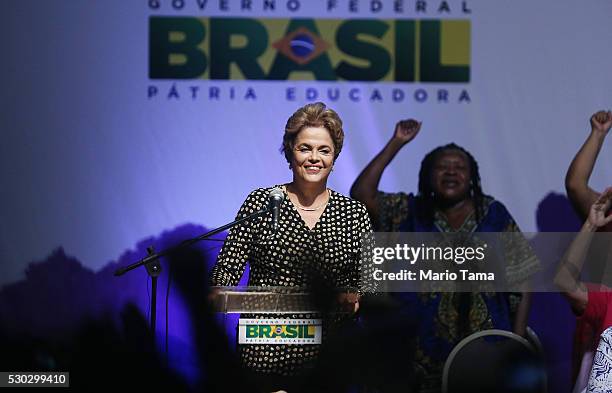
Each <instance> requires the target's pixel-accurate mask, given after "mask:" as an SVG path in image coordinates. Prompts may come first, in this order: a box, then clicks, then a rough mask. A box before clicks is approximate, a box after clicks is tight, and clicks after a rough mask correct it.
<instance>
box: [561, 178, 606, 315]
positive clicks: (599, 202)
mask: <svg viewBox="0 0 612 393" xmlns="http://www.w3.org/2000/svg"><path fill="white" fill-rule="evenodd" d="M611 205H612V187H609V188H607V189H606V190H605V191H604V192H603V193H602V194H601V195H600V196H599V197H598V198H597V199H596V200H595V203H593V205H592V206H591V209H590V211H589V216H588V219H587V220H586V222H585V223H584V225H583V226H582V229H581V230H580V232H579V233H578V235H577V236H576V238H575V239H574V241H573V242H572V244H571V245H570V248H569V250H568V251H567V253H566V254H565V256H564V257H563V260H562V261H561V264H560V265H559V269H558V271H557V275H556V276H555V284H557V286H559V288H560V289H561V290H562V291H563V295H564V296H565V297H566V298H567V299H568V301H569V303H570V305H571V307H572V310H573V311H574V313H575V314H576V315H582V314H583V313H584V310H585V309H586V306H587V303H588V301H589V294H588V291H587V289H586V287H585V286H584V284H583V283H582V282H581V281H580V272H581V270H582V266H583V265H584V262H585V259H586V255H587V251H588V249H589V245H590V244H591V240H592V239H593V233H594V232H596V231H597V229H598V228H601V227H602V226H605V225H607V224H608V223H610V222H611V221H612V215H609V216H607V217H606V212H607V211H608V210H609V209H610V206H611Z"/></svg>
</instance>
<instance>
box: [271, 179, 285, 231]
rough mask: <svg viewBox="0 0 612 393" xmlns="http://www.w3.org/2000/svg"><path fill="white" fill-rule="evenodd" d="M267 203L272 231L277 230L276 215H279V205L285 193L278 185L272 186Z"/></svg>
mask: <svg viewBox="0 0 612 393" xmlns="http://www.w3.org/2000/svg"><path fill="white" fill-rule="evenodd" d="M268 199H269V203H268V210H271V211H272V232H275V233H276V231H277V230H278V217H279V215H280V206H281V203H283V200H284V199H285V193H284V192H283V190H281V189H280V188H279V187H274V188H273V189H272V190H271V191H270V194H269V195H268Z"/></svg>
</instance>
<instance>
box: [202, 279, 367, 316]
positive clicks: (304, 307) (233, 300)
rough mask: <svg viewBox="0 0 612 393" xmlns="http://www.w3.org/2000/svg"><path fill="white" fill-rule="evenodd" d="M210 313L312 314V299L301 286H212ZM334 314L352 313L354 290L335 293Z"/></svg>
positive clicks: (343, 289)
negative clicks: (211, 309)
mask: <svg viewBox="0 0 612 393" xmlns="http://www.w3.org/2000/svg"><path fill="white" fill-rule="evenodd" d="M211 293H212V294H213V295H212V296H211V301H212V305H213V310H214V311H215V312H220V313H224V314H246V313H251V314H316V313H320V312H321V310H320V309H318V308H317V307H316V306H315V304H314V302H313V299H314V296H313V294H312V293H310V292H308V291H307V290H306V288H302V287H253V286H247V287H212V288H211ZM336 299H337V302H336V307H334V309H333V312H334V313H352V312H354V310H355V303H357V302H358V300H359V296H358V295H357V291H356V290H355V289H354V288H340V289H338V290H337V291H336Z"/></svg>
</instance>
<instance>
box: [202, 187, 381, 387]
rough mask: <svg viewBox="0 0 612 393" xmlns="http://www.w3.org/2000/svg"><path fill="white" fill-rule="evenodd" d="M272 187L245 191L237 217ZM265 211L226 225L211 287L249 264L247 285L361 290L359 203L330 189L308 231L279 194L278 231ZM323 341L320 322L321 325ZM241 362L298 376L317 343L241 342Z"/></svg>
mask: <svg viewBox="0 0 612 393" xmlns="http://www.w3.org/2000/svg"><path fill="white" fill-rule="evenodd" d="M271 189H272V188H260V189H257V190H255V191H253V192H251V193H250V194H249V196H248V197H247V199H246V200H245V201H244V203H243V204H242V207H241V208H240V210H239V212H238V215H237V218H242V217H245V216H248V215H250V214H252V213H255V212H257V211H259V210H261V209H263V208H265V206H266V204H267V202H268V195H269V193H270V190H271ZM270 224H271V215H270V214H264V215H263V216H260V217H258V218H256V219H254V220H252V221H247V222H245V223H243V224H241V225H238V226H236V227H234V228H232V229H231V230H230V232H229V234H228V236H227V239H226V242H225V244H224V246H223V248H222V250H221V252H220V253H219V256H218V258H217V263H216V265H215V267H214V268H213V271H212V274H211V283H212V285H216V286H235V285H237V284H238V282H239V281H240V278H241V276H242V275H243V273H244V271H245V267H246V264H247V262H248V263H249V269H250V273H249V281H248V285H249V286H271V287H310V286H311V285H312V284H314V283H313V280H324V281H325V283H326V285H329V286H333V287H337V288H345V287H352V288H360V289H362V290H367V288H362V287H361V285H360V274H361V261H362V258H367V257H368V256H367V255H366V254H369V253H370V251H368V250H369V248H368V247H365V248H364V250H365V252H362V245H363V241H364V240H363V239H364V234H370V233H371V232H372V228H371V224H370V219H369V217H368V214H367V211H366V209H365V206H364V205H363V204H362V203H360V202H357V201H355V200H352V199H350V198H348V197H346V196H343V195H341V194H339V193H337V192H335V191H332V190H330V198H329V202H328V204H327V206H326V207H325V210H324V211H323V213H322V215H321V217H320V218H319V221H318V222H317V223H316V225H315V226H314V227H313V228H312V229H310V228H308V226H307V225H306V223H305V222H304V221H303V220H302V218H301V216H300V214H299V212H298V210H297V208H296V207H295V206H294V205H293V203H292V202H291V201H290V200H289V197H288V196H287V195H285V199H284V201H283V202H282V205H281V209H280V219H279V229H278V231H277V233H276V234H274V233H273V232H272V231H271V225H270ZM242 317H243V318H270V319H273V318H294V319H296V318H299V319H301V318H314V317H317V316H316V315H308V314H291V315H270V314H266V315H253V314H249V315H248V316H246V315H243V316H242ZM323 326H324V327H323V340H325V337H326V326H325V323H324V325H323ZM238 349H239V353H240V358H241V361H242V363H243V365H244V366H245V367H246V368H247V369H249V370H250V371H254V372H257V373H263V374H276V375H283V376H292V375H299V374H300V373H302V372H303V371H305V370H307V369H309V368H310V367H311V366H312V365H313V362H314V360H316V358H317V356H318V353H319V345H314V344H308V345H301V344H286V345H276V344H241V345H239V346H238Z"/></svg>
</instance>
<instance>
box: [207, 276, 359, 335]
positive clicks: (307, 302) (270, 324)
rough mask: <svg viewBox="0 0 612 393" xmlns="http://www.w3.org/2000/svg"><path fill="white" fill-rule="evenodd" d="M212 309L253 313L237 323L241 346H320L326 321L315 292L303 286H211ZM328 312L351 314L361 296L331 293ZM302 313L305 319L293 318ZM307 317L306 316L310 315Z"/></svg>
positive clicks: (343, 291) (352, 292)
mask: <svg viewBox="0 0 612 393" xmlns="http://www.w3.org/2000/svg"><path fill="white" fill-rule="evenodd" d="M211 289H212V295H211V301H212V305H213V310H214V311H215V312H218V313H222V314H247V315H248V314H254V315H255V316H254V315H250V316H249V317H247V316H241V318H240V319H239V320H238V332H237V333H238V343H239V344H302V345H303V344H321V342H322V337H323V333H322V329H323V321H322V319H320V317H319V318H313V317H312V315H317V314H321V311H322V310H321V309H320V308H318V307H317V306H316V304H315V301H314V299H315V298H316V297H315V296H313V294H312V293H310V292H308V291H307V290H306V289H305V288H300V287H212V288H211ZM330 295H331V296H332V297H335V299H333V298H332V299H331V304H333V307H329V309H327V310H326V313H330V312H331V313H333V314H351V313H354V312H355V304H356V303H357V302H358V300H359V296H358V295H357V292H356V291H355V290H354V289H351V288H342V289H338V290H337V291H336V292H335V293H331V294H330ZM292 314H300V315H302V318H290V315H292ZM309 314H310V316H308V317H306V316H305V315H309Z"/></svg>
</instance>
